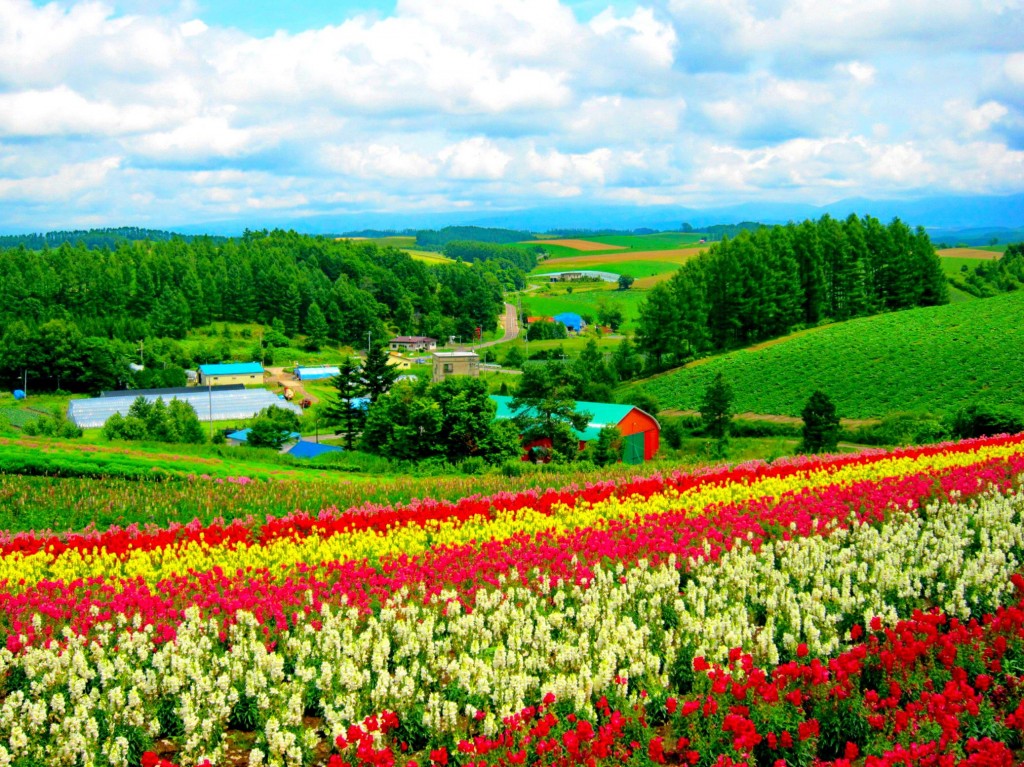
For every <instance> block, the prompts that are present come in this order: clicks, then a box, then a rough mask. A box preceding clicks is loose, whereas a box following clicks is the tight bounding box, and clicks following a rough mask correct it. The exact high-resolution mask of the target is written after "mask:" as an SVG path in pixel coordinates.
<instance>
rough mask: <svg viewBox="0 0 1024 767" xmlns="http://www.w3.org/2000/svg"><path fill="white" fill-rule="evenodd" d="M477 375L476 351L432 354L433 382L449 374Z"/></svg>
mask: <svg viewBox="0 0 1024 767" xmlns="http://www.w3.org/2000/svg"><path fill="white" fill-rule="evenodd" d="M479 375H480V355H478V354H477V353H476V352H436V353H435V354H434V375H433V381H434V383H437V382H438V381H443V380H444V379H446V378H450V377H451V376H479Z"/></svg>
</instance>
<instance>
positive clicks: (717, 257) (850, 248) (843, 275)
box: [637, 215, 948, 370]
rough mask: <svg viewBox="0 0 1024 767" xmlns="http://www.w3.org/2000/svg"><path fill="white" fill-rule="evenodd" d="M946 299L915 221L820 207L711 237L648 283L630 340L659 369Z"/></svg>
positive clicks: (942, 280) (941, 278)
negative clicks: (807, 216) (666, 276)
mask: <svg viewBox="0 0 1024 767" xmlns="http://www.w3.org/2000/svg"><path fill="white" fill-rule="evenodd" d="M947 300H948V298H947V291H946V278H945V276H944V274H943V272H942V266H941V264H940V262H939V259H938V256H937V255H936V253H935V250H934V248H933V247H932V244H931V241H930V240H929V238H928V235H927V234H926V233H925V231H924V229H922V228H920V227H918V228H917V230H911V229H910V228H909V227H908V226H907V225H906V224H904V223H903V222H902V221H900V220H899V219H894V220H893V221H892V222H891V223H890V224H888V225H883V224H882V223H881V222H879V221H878V220H877V219H875V218H872V217H870V216H866V217H864V218H858V217H857V216H854V215H851V216H850V217H849V218H847V219H846V220H845V221H838V220H836V219H833V218H831V217H830V216H827V215H826V216H823V217H822V218H821V219H819V220H818V221H804V222H803V223H801V224H792V223H791V224H788V225H786V226H776V227H764V228H759V229H755V230H750V231H742V232H740V234H739V235H738V236H737V237H736V238H735V239H732V240H729V239H726V240H723V241H722V242H720V243H716V244H715V245H713V246H712V247H711V248H710V249H709V250H708V251H707V252H705V253H704V254H702V255H701V256H700V257H698V258H696V259H694V260H693V261H690V262H689V263H687V264H685V265H684V266H683V267H682V268H681V269H680V270H679V271H678V272H677V273H676V274H675V275H674V276H673V277H672V279H671V280H669V281H667V282H664V283H661V284H660V285H658V286H656V287H655V288H654V289H652V290H651V292H650V293H649V294H648V296H647V298H646V299H645V300H644V302H643V303H642V304H641V305H640V318H639V327H638V331H637V340H638V343H639V345H640V348H641V349H642V351H643V352H644V353H645V354H646V355H647V358H648V364H649V366H650V368H651V369H652V370H660V369H665V368H668V367H673V366H676V365H680V364H683V363H685V362H687V361H688V360H691V359H693V358H695V357H698V356H700V355H702V354H705V353H708V352H713V351H720V350H725V349H730V348H736V347H740V346H746V345H748V344H751V343H756V342H757V341H761V340H764V339H767V338H774V337H777V336H780V335H783V334H785V333H788V332H790V331H792V330H794V329H795V328H798V327H802V326H813V325H817V324H819V323H821V322H823V321H827V320H837V321H838V320H847V319H850V318H852V317H859V316H864V315H869V314H875V313H878V312H883V311H894V310H897V309H907V308H911V307H915V306H932V305H936V304H942V303H946V301H947Z"/></svg>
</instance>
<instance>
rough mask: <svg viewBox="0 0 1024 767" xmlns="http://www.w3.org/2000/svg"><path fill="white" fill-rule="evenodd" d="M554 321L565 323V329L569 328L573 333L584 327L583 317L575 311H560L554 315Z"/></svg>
mask: <svg viewBox="0 0 1024 767" xmlns="http://www.w3.org/2000/svg"><path fill="white" fill-rule="evenodd" d="M554 320H555V322H561V323H562V324H563V325H565V328H566V330H571V331H572V332H573V333H579V332H580V331H581V330H583V328H584V327H586V324H587V323H585V322H584V321H583V318H582V317H580V315H578V314H576V313H575V312H562V313H561V314H556V315H555V316H554Z"/></svg>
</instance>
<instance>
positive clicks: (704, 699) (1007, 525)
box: [0, 436, 1024, 767]
mask: <svg viewBox="0 0 1024 767" xmlns="http://www.w3.org/2000/svg"><path fill="white" fill-rule="evenodd" d="M1022 477H1024V436H1019V437H999V438H989V439H984V440H973V441H968V442H962V443H955V444H944V445H937V446H929V447H924V448H913V449H903V450H898V451H892V452H886V451H869V452H865V453H860V454H856V455H844V456H832V457H825V458H796V459H786V460H780V461H776V462H773V463H771V464H765V463H760V462H757V463H750V464H744V465H740V466H734V467H716V468H712V469H707V470H702V471H699V472H694V473H688V474H683V473H673V474H666V475H655V476H649V477H630V478H624V479H621V480H619V481H617V482H611V481H609V482H602V483H597V484H591V485H586V486H572V487H566V488H562V489H557V490H556V489H549V490H528V491H522V492H515V493H513V492H504V493H496V494H493V495H490V496H486V497H481V496H469V497H463V498H460V499H456V500H451V501H445V500H426V501H417V502H413V503H409V504H405V505H395V506H383V505H381V506H375V505H369V504H367V505H363V506H361V507H359V508H354V509H351V510H349V511H338V510H337V509H329V510H325V511H322V512H320V513H318V514H308V513H299V512H296V513H293V514H290V515H287V516H282V517H266V518H263V519H261V520H256V519H253V518H251V517H250V518H246V519H235V520H233V521H231V522H222V521H215V522H200V521H198V520H197V521H195V522H192V523H189V524H172V525H168V526H162V527H158V526H146V525H133V526H129V527H126V528H111V529H108V530H100V531H88V532H81V533H67V534H59V535H58V534H51V533H44V532H38V533H36V532H31V531H29V532H13V531H11V532H7V533H2V534H0V641H2V642H3V643H4V644H3V646H2V649H0V765H8V764H10V765H17V767H29V766H30V765H44V764H45V765H50V764H60V765H79V764H81V765H108V764H109V765H136V764H143V765H150V766H155V765H167V764H176V765H197V764H202V763H204V762H208V763H209V764H212V765H241V764H253V765H256V764H275V765H296V766H298V765H309V764H320V765H330V766H331V767H341V765H353V766H354V765H399V766H401V765H407V764H408V765H412V764H415V765H417V767H427V765H447V764H453V765H473V766H474V767H483V766H484V765H491V766H495V767H496V766H497V765H516V764H545V765H572V764H580V765H597V764H607V765H612V764H624V763H629V764H636V765H642V764H686V765H699V766H700V767H705V766H710V765H722V766H723V767H724V765H740V764H747V765H755V764H756V765H776V766H781V765H800V766H801V767H809V766H810V765H813V764H829V765H834V766H835V767H844V766H845V767H861V765H864V767H882V765H886V766H889V765H892V766H893V767H895V765H935V766H936V767H939V766H942V767H945V766H946V765H950V766H951V767H952V766H954V765H977V766H978V767H981V766H983V765H986V766H987V765H1013V764H1018V763H1021V761H1022V758H1024V751H1022V745H1024V743H1022V737H1024V578H1022V577H1021V572H1022V569H1024V564H1022V563H1024V488H1022V481H1021V478H1022Z"/></svg>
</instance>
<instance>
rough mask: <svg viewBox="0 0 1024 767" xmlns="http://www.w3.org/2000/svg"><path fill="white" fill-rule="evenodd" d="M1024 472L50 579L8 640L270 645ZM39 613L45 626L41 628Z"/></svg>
mask: <svg viewBox="0 0 1024 767" xmlns="http://www.w3.org/2000/svg"><path fill="white" fill-rule="evenodd" d="M1021 474H1024V455H1021V456H1014V457H1012V458H1010V459H1007V460H991V461H988V462H985V463H981V464H974V465H971V466H967V467H957V468H952V469H947V470H945V471H941V472H940V471H929V472H921V473H919V474H916V475H911V476H905V477H895V478H888V479H884V480H880V481H876V482H860V483H854V484H851V485H848V486H835V485H833V486H828V487H824V488H817V489H811V490H804V491H800V492H793V493H790V494H787V495H786V496H784V497H783V498H782V499H781V500H779V501H774V500H770V499H758V500H754V501H751V502H747V503H742V504H728V505H720V506H719V507H716V508H712V509H709V510H708V512H707V514H705V515H703V516H700V517H690V516H687V515H686V514H685V513H682V512H669V513H665V514H659V515H649V516H646V517H641V518H638V519H634V520H620V521H615V522H612V523H610V524H609V525H607V526H606V527H605V528H603V529H593V528H583V529H576V530H573V531H572V532H570V533H567V534H562V535H556V534H554V533H540V534H537V535H536V536H529V535H518V536H513V537H512V538H509V539H506V540H501V541H490V542H484V543H481V544H476V545H466V546H448V547H436V548H434V549H432V550H430V551H428V552H425V553H424V554H422V555H419V556H411V557H410V556H395V557H391V558H385V559H382V560H381V561H379V562H373V563H371V562H367V561H365V560H363V561H347V562H325V563H316V564H311V565H300V566H298V567H297V568H295V569H293V570H287V571H271V570H268V569H265V568H264V569H256V568H247V569H246V570H244V571H238V572H235V573H225V572H223V571H222V570H221V569H219V568H217V567H214V568H212V569H210V570H206V571H203V572H195V573H190V574H188V575H182V576H177V577H174V578H169V579H166V580H164V581H160V582H158V583H157V584H155V585H153V586H150V585H149V584H147V583H146V582H145V581H144V580H142V579H141V578H139V579H134V580H108V579H104V578H92V579H88V580H78V581H75V582H71V583H64V582H41V583H38V584H35V585H34V586H31V587H28V588H25V589H19V590H17V591H7V590H3V591H0V637H5V638H6V641H7V646H8V647H9V648H10V649H12V650H16V649H18V648H19V647H20V646H21V644H22V640H21V639H20V638H19V637H20V636H21V635H23V636H25V637H27V642H28V643H30V644H31V643H35V642H38V641H45V640H46V639H48V638H50V637H53V636H55V635H59V632H60V630H61V629H63V628H64V627H66V626H68V627H70V628H71V629H72V630H74V631H76V632H79V633H85V634H87V633H89V632H90V631H91V630H93V629H94V627H95V626H96V625H97V624H99V623H102V622H110V621H114V620H117V619H118V618H119V617H121V618H123V619H126V620H127V621H128V622H131V621H132V620H133V619H134V618H135V617H136V616H138V617H139V618H140V620H141V623H142V624H143V625H145V624H152V625H153V626H154V627H155V629H156V638H157V641H166V640H169V639H172V638H173V637H174V635H175V630H176V627H177V625H178V623H179V622H180V620H181V619H182V617H183V614H184V611H185V609H186V608H188V607H190V606H193V605H194V606H197V607H199V608H200V610H201V612H202V614H203V615H205V616H209V617H214V618H217V619H219V620H221V621H222V622H223V623H224V624H225V625H226V624H228V623H230V622H232V621H233V620H234V615H235V613H236V612H237V611H240V610H244V611H247V612H250V613H252V614H254V615H255V616H256V617H257V619H258V620H259V621H260V622H261V623H262V624H263V625H264V627H265V632H266V634H267V636H268V639H269V640H273V638H274V636H275V634H276V633H277V632H278V631H280V630H285V629H286V628H287V627H288V626H289V625H290V624H291V623H294V620H293V617H294V616H295V615H296V613H300V612H304V613H306V614H309V613H311V612H313V611H317V610H319V607H320V605H322V604H323V603H330V604H335V605H337V604H340V603H341V602H342V601H343V600H344V601H346V602H347V603H348V604H350V605H354V606H356V607H357V608H359V609H360V610H361V611H363V612H364V613H369V612H370V611H371V610H372V609H373V607H374V606H375V605H379V604H382V603H383V602H385V601H386V600H387V599H388V598H389V597H390V596H391V595H392V594H394V593H395V592H397V591H399V590H400V589H402V588H406V589H408V590H410V592H411V593H412V594H414V595H419V597H420V598H422V599H424V600H426V599H428V598H429V597H430V596H431V595H434V594H437V593H439V592H440V591H441V590H442V589H448V590H451V589H454V590H455V591H456V592H457V593H458V594H459V595H460V597H461V598H462V599H463V600H464V601H465V602H466V603H469V602H471V601H472V597H473V595H474V593H475V592H476V591H477V590H478V589H480V588H491V587H494V586H497V585H499V584H500V583H501V581H502V579H507V578H510V577H513V575H512V574H513V573H515V574H516V577H518V579H519V580H520V581H521V582H522V583H523V584H524V585H527V586H536V585H537V584H538V583H541V582H543V580H544V579H546V578H549V577H550V578H553V579H558V578H561V579H563V580H565V581H567V582H574V583H579V584H586V583H587V582H589V580H590V579H591V578H592V576H593V570H592V568H593V567H594V566H595V565H597V564H599V563H601V562H607V561H612V562H615V563H622V564H623V565H625V566H627V567H628V566H632V565H634V564H635V563H636V562H638V561H639V560H641V559H643V560H646V561H648V562H649V563H651V564H655V565H657V564H659V563H661V562H664V561H666V560H667V559H668V557H669V556H670V555H675V557H676V561H677V566H685V564H686V563H687V561H688V560H689V559H690V558H695V559H700V558H708V559H711V560H714V559H717V557H719V556H720V554H721V553H722V551H724V550H728V549H730V548H731V547H732V546H733V545H734V542H735V541H736V540H737V539H740V538H742V539H745V540H748V541H749V542H750V543H751V545H752V546H753V547H754V548H755V550H756V549H757V548H758V547H759V546H760V545H761V544H762V542H763V541H765V540H770V539H773V538H776V537H781V538H790V537H792V536H807V535H822V534H828V532H829V531H830V530H832V529H836V528H838V527H842V526H844V525H846V524H848V522H849V520H850V518H851V515H855V516H856V518H858V519H860V520H862V521H868V522H874V521H881V520H882V519H884V518H885V517H886V516H887V515H889V514H891V513H903V512H908V511H911V510H913V509H915V508H916V507H917V506H919V505H920V504H922V503H925V502H927V501H929V500H932V499H936V498H946V497H949V496H950V495H951V494H955V495H956V496H958V497H961V498H967V497H971V496H974V495H976V494H978V493H980V492H983V491H987V490H988V489H989V488H993V489H998V490H1002V491H1005V490H1008V489H1010V488H1011V487H1013V486H1014V485H1015V483H1016V478H1017V477H1019V476H1020V475H1021ZM34 615H39V616H40V617H41V618H42V620H41V626H40V630H38V631H37V630H36V628H35V627H34V625H33V620H32V618H33V616H34Z"/></svg>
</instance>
